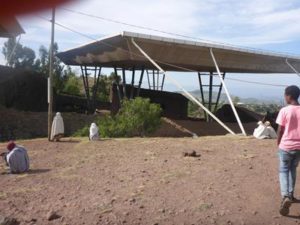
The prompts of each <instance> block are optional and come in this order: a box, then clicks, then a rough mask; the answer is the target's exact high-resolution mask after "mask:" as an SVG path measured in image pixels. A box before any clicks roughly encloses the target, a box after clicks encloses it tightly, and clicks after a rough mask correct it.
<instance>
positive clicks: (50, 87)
mask: <svg viewBox="0 0 300 225" xmlns="http://www.w3.org/2000/svg"><path fill="white" fill-rule="evenodd" d="M54 25H55V8H53V9H52V19H51V44H50V50H49V79H48V140H49V141H51V125H52V111H53V60H54V59H53V57H54V56H53V45H54V28H55V27H54Z"/></svg>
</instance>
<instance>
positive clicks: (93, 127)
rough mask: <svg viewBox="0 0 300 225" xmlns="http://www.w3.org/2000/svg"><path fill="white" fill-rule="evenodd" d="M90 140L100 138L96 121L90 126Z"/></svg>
mask: <svg viewBox="0 0 300 225" xmlns="http://www.w3.org/2000/svg"><path fill="white" fill-rule="evenodd" d="M89 137H90V140H91V141H93V140H98V139H99V128H98V127H97V125H96V124H95V123H92V124H91V126H90V135H89Z"/></svg>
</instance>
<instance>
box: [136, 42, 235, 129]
mask: <svg viewBox="0 0 300 225" xmlns="http://www.w3.org/2000/svg"><path fill="white" fill-rule="evenodd" d="M131 42H132V44H133V45H134V46H135V47H136V48H137V49H138V50H139V51H140V52H141V53H142V54H143V55H144V57H145V58H147V59H148V60H149V61H150V62H151V63H152V64H153V65H154V66H155V67H156V68H157V69H158V70H159V71H160V72H161V73H164V74H165V75H166V71H164V70H163V69H162V68H161V67H160V66H159V65H158V64H157V63H156V62H155V61H154V60H153V59H152V58H151V57H150V56H149V55H147V53H146V52H144V50H143V49H142V48H141V47H140V46H139V45H138V44H137V43H136V42H135V41H134V38H132V39H131ZM166 78H167V79H169V80H170V81H171V82H172V83H173V84H174V85H176V86H177V87H178V88H179V89H180V90H182V92H183V93H184V94H185V96H186V97H187V98H189V99H190V100H191V101H193V102H195V103H196V104H197V105H199V106H200V107H201V108H202V109H203V110H204V111H206V112H207V113H208V114H209V115H210V116H211V117H212V118H213V119H215V120H216V121H217V122H218V123H219V124H220V125H221V126H222V127H223V128H224V129H226V130H227V131H228V132H229V133H231V134H235V133H234V132H233V131H232V130H231V129H230V128H229V127H228V126H226V125H225V124H224V123H223V122H222V121H221V120H220V119H218V118H217V117H216V116H215V115H214V114H213V113H212V112H210V111H209V110H208V109H207V108H206V107H205V106H204V105H202V104H201V103H200V102H199V101H198V100H197V99H196V98H195V97H194V96H193V95H191V94H190V93H189V92H188V91H187V90H185V89H184V88H183V87H182V86H181V85H180V84H179V83H178V82H177V81H176V80H175V79H173V78H172V77H171V76H167V75H166Z"/></svg>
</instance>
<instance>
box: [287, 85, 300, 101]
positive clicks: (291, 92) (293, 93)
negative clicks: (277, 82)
mask: <svg viewBox="0 0 300 225" xmlns="http://www.w3.org/2000/svg"><path fill="white" fill-rule="evenodd" d="M285 95H286V96H290V97H291V98H292V99H293V100H296V101H297V100H298V98H299V95H300V89H299V88H298V87H297V86H296V85H291V86H288V87H287V88H286V89H285Z"/></svg>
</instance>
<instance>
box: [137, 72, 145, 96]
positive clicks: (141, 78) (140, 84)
mask: <svg viewBox="0 0 300 225" xmlns="http://www.w3.org/2000/svg"><path fill="white" fill-rule="evenodd" d="M144 73H145V69H144V68H142V71H141V76H140V81H139V86H138V90H137V93H136V96H137V97H139V96H140V90H141V86H142V82H143V77H144Z"/></svg>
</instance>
